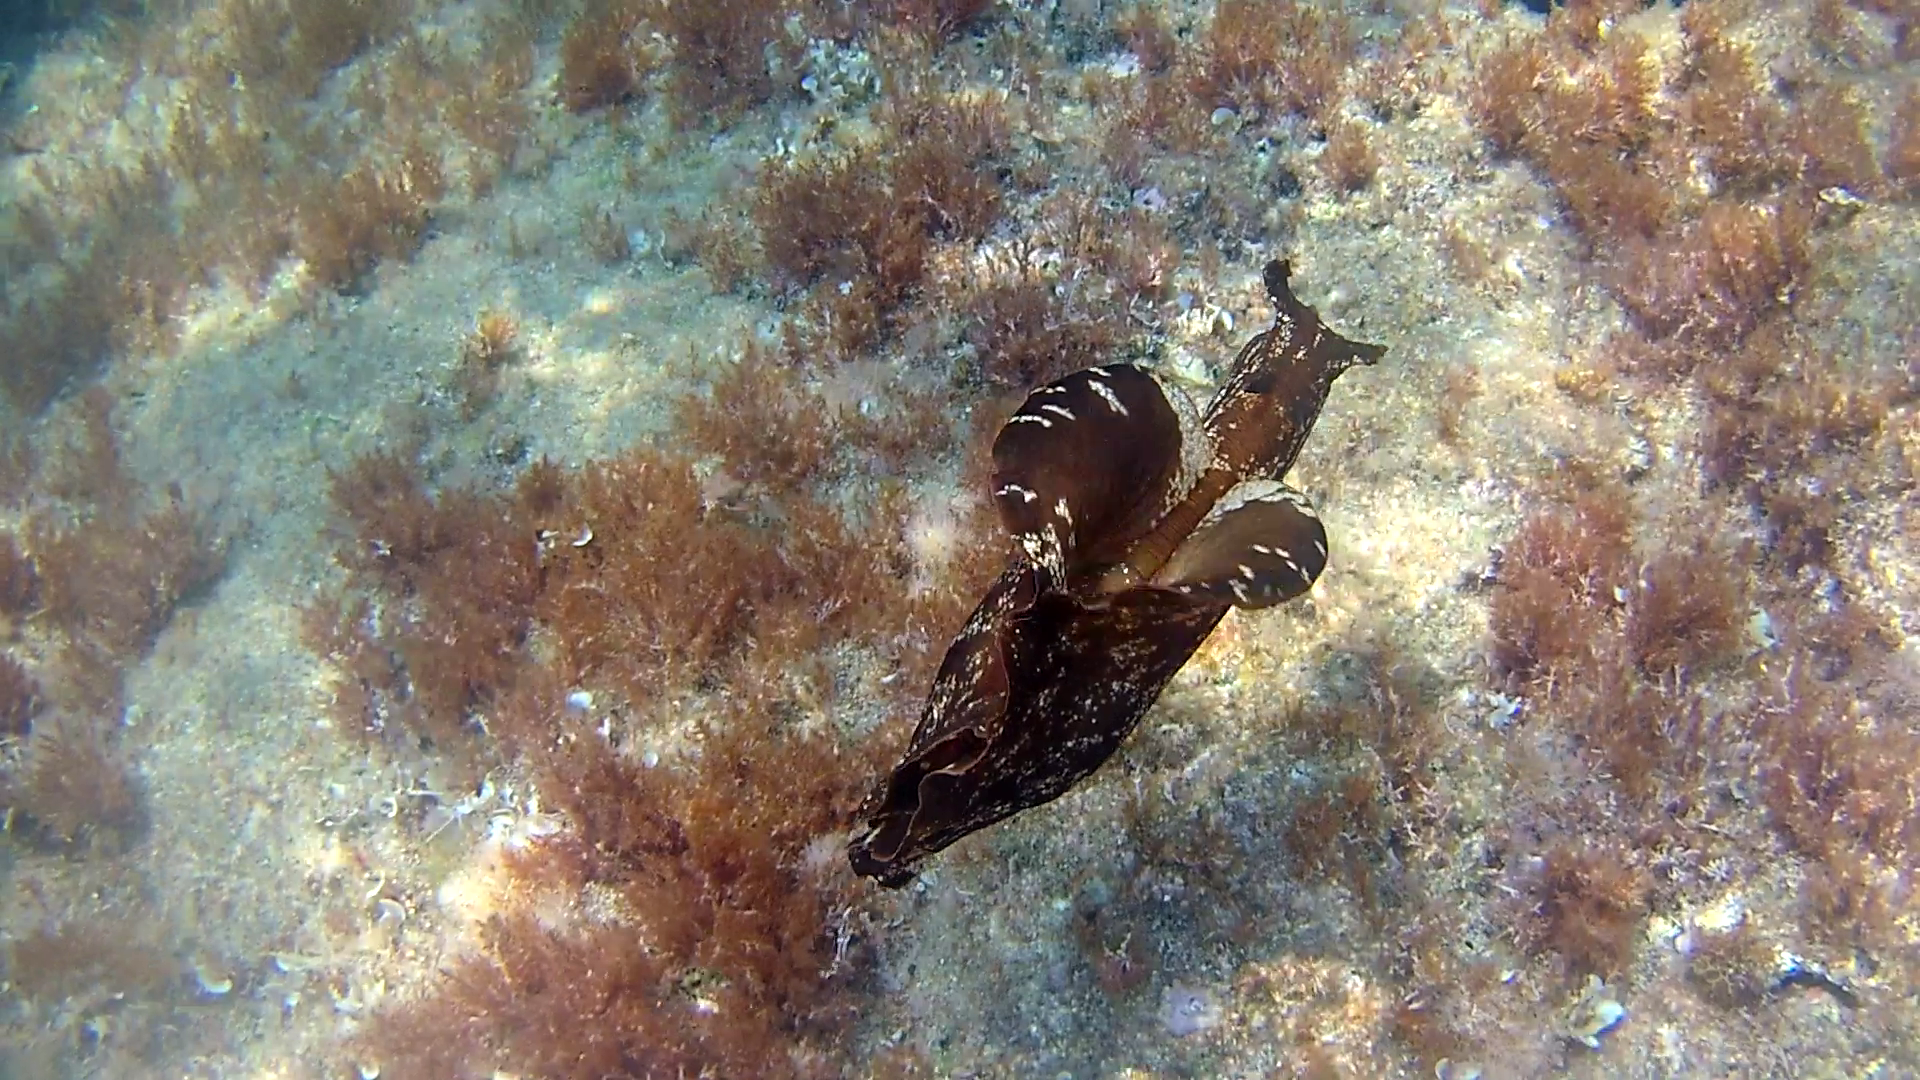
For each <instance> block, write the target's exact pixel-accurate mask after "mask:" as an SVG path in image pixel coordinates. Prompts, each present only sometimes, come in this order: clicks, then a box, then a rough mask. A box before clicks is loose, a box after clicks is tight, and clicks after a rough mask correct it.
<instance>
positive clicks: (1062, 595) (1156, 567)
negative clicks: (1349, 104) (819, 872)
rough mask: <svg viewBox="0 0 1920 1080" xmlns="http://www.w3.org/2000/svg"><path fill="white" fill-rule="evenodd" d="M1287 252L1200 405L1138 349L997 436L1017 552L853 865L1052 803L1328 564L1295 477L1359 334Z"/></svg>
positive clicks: (963, 640)
mask: <svg viewBox="0 0 1920 1080" xmlns="http://www.w3.org/2000/svg"><path fill="white" fill-rule="evenodd" d="M1288 275H1289V267H1288V264H1287V263H1285V262H1271V263H1268V264H1267V267H1266V274H1265V278H1266V287H1267V292H1268V294H1269V295H1270V296H1271V297H1272V298H1273V303H1274V306H1275V308H1276V309H1277V315H1276V317H1275V319H1274V324H1273V326H1272V327H1270V328H1268V329H1267V330H1265V331H1263V332H1262V333H1260V334H1258V335H1256V336H1255V337H1254V338H1253V340H1251V341H1249V342H1247V344H1246V347H1245V348H1243V349H1241V350H1240V354H1239V356H1238V357H1236V358H1235V360H1234V364H1233V368H1232V370H1231V371H1230V372H1229V374H1228V376H1227V379H1226V382H1225V383H1224V384H1223V385H1222V386H1221V387H1220V390H1219V393H1217V394H1216V395H1215V396H1214V399H1213V401H1212V403H1211V404H1209V405H1208V406H1207V409H1206V412H1205V413H1204V414H1203V415H1201V416H1198V417H1196V416H1194V410H1193V409H1192V407H1191V406H1188V405H1186V404H1185V399H1184V397H1183V396H1182V395H1181V394H1180V393H1179V392H1178V391H1177V390H1174V389H1172V388H1170V387H1167V386H1164V385H1162V384H1161V383H1160V381H1159V380H1158V379H1156V378H1155V377H1154V375H1153V374H1152V373H1151V372H1149V371H1147V370H1146V369H1144V368H1141V367H1136V366H1134V365H1131V364H1104V365H1101V366H1098V367H1091V368H1087V369H1085V370H1082V371H1077V372H1074V373H1073V374H1071V375H1068V376H1066V377H1064V378H1062V379H1059V380H1058V381H1056V382H1053V383H1049V384H1048V385H1046V386H1043V387H1041V388H1039V389H1038V390H1035V391H1034V392H1033V393H1032V394H1031V395H1029V396H1028V397H1027V400H1026V402H1025V404H1023V405H1022V406H1021V407H1020V410H1019V411H1018V412H1016V413H1015V414H1014V415H1013V417H1012V418H1011V419H1010V420H1008V421H1007V423H1006V426H1005V427H1003V428H1002V429H1001V431H1000V434H999V437H998V438H997V439H996V440H995V441H994V445H993V464H994V475H993V479H992V495H993V501H994V505H995V506H996V507H997V508H998V509H999V511H1000V519H1001V522H1002V523H1003V524H1004V525H1005V526H1006V530H1007V532H1008V534H1009V535H1010V536H1011V537H1012V539H1013V541H1014V554H1013V557H1012V559H1011V560H1010V562H1009V564H1008V566H1007V568H1006V570H1005V572H1003V573H1002V574H1001V575H1000V577H999V579H998V580H996V581H995V582H994V583H993V586H992V588H990V589H989V590H988V591H987V595H986V596H985V598H983V599H982V600H981V601H980V604H979V606H978V607H976V608H975V609H974V612H973V615H972V617H970V618H969V619H968V620H967V622H966V625H965V626H963V627H962V628H961V630H960V634H959V636H958V637H956V638H955V639H954V641H953V644H952V645H951V646H950V647H949V648H948V649H947V655H946V659H945V660H944V661H943V662H942V663H941V665H940V670H939V672H938V673H937V674H936V675H935V676H934V679H933V687H932V689H931V690H930V691H929V693H928V694H927V703H926V707H925V709H924V711H923V712H922V713H921V717H920V724H919V726H918V727H917V728H916V729H915V730H914V733H913V738H912V740H911V741H910V742H909V744H908V746H907V752H906V755H905V757H904V758H903V759H902V760H901V762H900V764H899V765H897V766H895V768H894V769H893V771H892V773H891V774H889V775H888V776H887V777H886V778H884V779H883V780H882V781H881V782H880V784H879V786H878V787H877V788H876V790H875V791H874V792H873V794H872V795H870V796H869V797H868V798H867V800H866V802H865V803H864V804H863V806H862V807H861V810H860V821H859V823H858V825H857V826H856V827H855V829H854V832H853V836H852V840H851V842H850V844H849V856H850V858H851V861H852V863H853V868H854V870H855V871H856V872H858V873H860V874H863V875H865V876H867V877H871V878H875V879H877V880H878V881H879V882H880V883H881V884H882V885H886V886H890V887H898V886H901V885H904V884H906V883H907V882H909V881H911V880H913V876H914V873H915V870H916V868H917V867H918V866H919V865H920V864H921V863H922V862H923V861H924V860H925V859H926V858H927V857H928V856H930V855H932V854H934V853H935V852H937V851H939V850H941V849H942V848H944V847H946V846H947V845H949V844H951V843H953V842H954V841H956V840H958V839H960V838H961V837H963V836H966V835H967V834H969V833H972V832H974V831H976V830H979V829H983V828H985V827H987V826H988V825H991V824H993V823H994V822H997V821H1000V820H1001V819H1003V818H1006V817H1009V816H1011V815H1013V814H1017V813H1019V812H1020V811H1022V810H1026V809H1028V808H1030V807H1034V806H1038V805H1040V804H1041V803H1045V802H1049V801H1051V800H1053V799H1055V798H1058V797H1059V796H1060V795H1062V794H1064V793H1065V792H1066V791H1067V790H1069V789H1070V788H1072V787H1073V786H1074V785H1075V784H1077V783H1079V782H1080V781H1081V780H1084V779H1085V778H1086V777H1087V776H1089V775H1091V774H1092V773H1093V771H1094V770H1095V769H1098V768H1099V767H1100V766H1101V764H1103V763H1104V762H1105V761H1106V760H1107V759H1108V758H1109V757H1111V756H1112V755H1113V752H1114V750H1116V749H1117V748H1118V747H1119V746H1120V743H1121V741H1122V740H1124V739H1125V738H1126V737H1127V734H1128V733H1129V732H1131V731H1132V730H1133V728H1134V726H1135V725H1136V724H1138V723H1139V721H1140V718H1141V716H1142V715H1144V714H1145V713H1146V711H1147V709H1148V708H1149V707H1150V706H1151V705H1152V704H1153V702H1154V699H1155V698H1157V697H1158V696H1159V694H1160V690H1161V688H1162V687H1164V686H1165V685H1166V684H1167V681H1168V680H1169V679H1171V678H1173V675H1174V673H1175V672H1177V671H1179V670H1180V667H1181V665H1182V664H1185V663H1186V662H1187V658H1188V657H1189V656H1191V655H1193V652H1194V650H1195V649H1197V648H1199V647H1200V643H1201V642H1202V641H1205V640H1206V637H1207V635H1208V634H1209V633H1211V632H1212V631H1213V628H1214V626H1215V625H1216V624H1218V623H1219V621H1220V619H1221V618H1222V617H1223V616H1225V615H1226V613H1227V610H1228V609H1229V608H1233V607H1241V608H1264V607H1271V606H1273V605H1275V604H1281V603H1285V602H1286V601H1288V600H1291V599H1293V598H1294V597H1297V596H1299V595H1301V594H1302V593H1304V592H1306V591H1307V589H1308V587H1310V586H1311V585H1312V584H1313V582H1314V579H1315V578H1317V577H1319V576H1320V572H1321V570H1323V569H1324V568H1325V567H1326V564H1327V535H1326V530H1325V528H1323V527H1322V525H1321V523H1320V519H1319V517H1318V516H1316V515H1315V513H1314V510H1313V505H1312V503H1310V502H1308V501H1307V497H1306V496H1305V495H1302V494H1301V493H1300V492H1298V491H1295V490H1294V489H1292V488H1290V487H1288V486H1287V485H1286V484H1284V483H1282V482H1281V481H1282V480H1283V478H1284V477H1285V476H1286V474H1287V470H1288V469H1290V468H1292V466H1293V462H1294V459H1295V458H1296V457H1297V456H1298V455H1299V453H1300V448H1301V446H1302V445H1303V444H1305V442H1306V440H1307V435H1308V434H1309V433H1310V432H1311V431H1312V430H1313V423H1314V420H1315V419H1316V418H1318V417H1319V415H1320V409H1321V406H1323V405H1324V404H1325V403H1326V400H1327V392H1328V390H1329V389H1331V388H1332V386H1333V381H1334V379H1336V378H1337V377H1339V375H1340V373H1341V372H1343V371H1346V370H1347V369H1348V368H1350V367H1352V366H1354V365H1355V364H1371V363H1373V362H1374V361H1376V360H1378V359H1379V358H1380V356H1381V354H1382V353H1384V352H1385V351H1386V350H1385V349H1384V348H1383V347H1381V346H1378V345H1363V344H1360V343H1358V342H1354V341H1348V340H1347V339H1345V338H1343V337H1341V336H1340V335H1338V334H1336V333H1334V332H1333V331H1332V330H1329V329H1328V328H1327V326H1326V324H1324V323H1322V322H1321V321H1320V316H1319V315H1318V314H1317V313H1316V312H1315V311H1314V310H1313V309H1312V308H1311V307H1308V306H1307V305H1306V304H1303V303H1301V302H1300V300H1299V299H1298V298H1297V297H1295V296H1294V295H1293V292H1292V290H1291V289H1289V288H1288V287H1287V278H1288Z"/></svg>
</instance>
